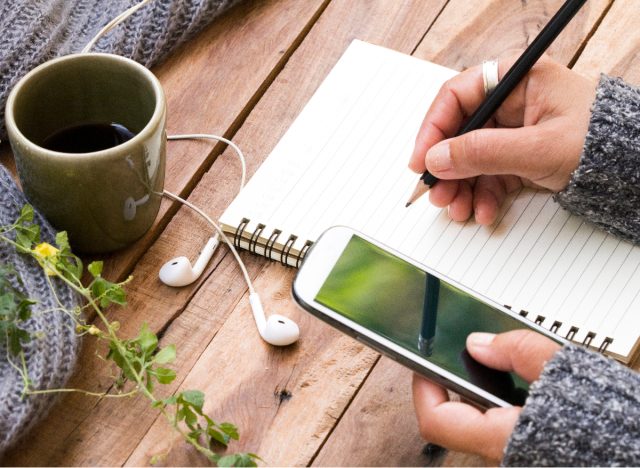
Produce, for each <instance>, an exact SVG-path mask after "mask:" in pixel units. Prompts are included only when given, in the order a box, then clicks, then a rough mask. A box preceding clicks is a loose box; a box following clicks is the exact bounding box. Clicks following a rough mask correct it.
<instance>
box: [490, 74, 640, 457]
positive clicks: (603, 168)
mask: <svg viewBox="0 0 640 468" xmlns="http://www.w3.org/2000/svg"><path fill="white" fill-rule="evenodd" d="M556 198H557V200H558V202H559V203H560V204H561V205H562V206H564V207H565V208H567V209H568V210H569V211H571V212H573V213H575V214H578V215H581V216H583V217H584V218H586V219H587V220H589V221H591V222H593V223H595V224H597V225H598V226H600V227H602V228H603V229H605V230H607V231H609V232H611V233H614V234H616V235H618V236H620V237H623V238H625V239H629V240H631V241H633V242H635V243H640V90H639V89H636V88H633V87H631V86H629V85H627V84H625V83H624V82H623V81H622V80H619V79H614V78H609V77H607V76H602V77H601V79H600V84H599V86H598V91H597V96H596V100H595V102H594V105H593V109H592V115H591V121H590V125H589V132H588V134H587V138H586V140H585V145H584V150H583V154H582V157H581V160H580V165H579V167H578V169H577V170H576V171H575V172H574V174H573V176H572V178H571V182H570V183H569V186H568V187H567V188H566V189H565V190H564V191H563V192H561V193H559V194H558V195H557V196H556ZM502 462H503V464H505V465H516V466H558V465H562V466H567V465H568V466H585V465H586V466H610V465H617V466H639V465H640V375H639V374H638V373H636V372H633V371H631V370H629V369H628V368H626V367H624V366H622V365H620V364H618V363H617V362H615V361H613V360H612V359H608V358H605V357H602V356H600V355H597V354H595V353H592V352H589V351H586V350H584V349H582V348H578V347H576V346H573V345H572V346H567V347H565V348H563V349H562V350H560V351H559V352H558V353H557V354H556V356H555V357H554V358H553V359H552V360H551V361H550V362H549V363H548V364H547V365H546V366H545V369H544V371H543V373H542V376H541V377H540V379H539V380H538V381H537V382H535V383H534V384H533V385H532V386H531V389H530V393H529V398H528V399H527V401H526V404H525V406H524V409H523V411H522V414H521V415H520V418H519V420H518V422H517V424H516V428H515V430H514V432H513V433H512V435H511V438H510V440H509V442H508V445H507V447H506V450H505V454H504V459H503V461H502Z"/></svg>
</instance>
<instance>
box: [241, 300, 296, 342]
mask: <svg viewBox="0 0 640 468" xmlns="http://www.w3.org/2000/svg"><path fill="white" fill-rule="evenodd" d="M249 303H250V304H251V311H252V312H253V318H254V319H255V320H256V325H257V326H258V332H259V333H260V336H261V337H262V339H263V340H264V341H266V342H267V343H269V344H271V345H274V346H287V345H290V344H293V343H295V342H296V341H298V338H299V337H300V329H299V328H298V325H297V324H296V322H294V321H293V320H291V319H290V318H287V317H284V316H282V315H279V314H272V315H270V316H269V318H265V315H264V309H263V308H262V303H261V302H260V297H259V296H258V293H255V292H254V293H251V294H249Z"/></svg>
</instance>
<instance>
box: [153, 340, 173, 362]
mask: <svg viewBox="0 0 640 468" xmlns="http://www.w3.org/2000/svg"><path fill="white" fill-rule="evenodd" d="M175 359H176V345H173V344H171V345H169V346H166V347H164V348H162V349H161V350H160V351H159V352H158V354H156V355H155V356H154V358H153V360H154V361H155V362H156V363H158V364H167V363H169V362H173V361H174V360H175Z"/></svg>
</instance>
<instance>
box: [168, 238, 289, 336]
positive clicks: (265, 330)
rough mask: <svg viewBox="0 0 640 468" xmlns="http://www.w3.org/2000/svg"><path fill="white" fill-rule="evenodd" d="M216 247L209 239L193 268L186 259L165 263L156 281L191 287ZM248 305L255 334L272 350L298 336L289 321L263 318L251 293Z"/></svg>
mask: <svg viewBox="0 0 640 468" xmlns="http://www.w3.org/2000/svg"><path fill="white" fill-rule="evenodd" d="M219 243H220V241H219V238H218V236H217V235H216V236H214V237H212V238H210V239H209V240H208V241H207V244H206V245H205V246H204V248H203V249H202V252H201V253H200V256H199V257H198V259H197V260H196V263H195V265H193V266H192V265H191V262H190V261H189V259H188V258H187V257H176V258H174V259H172V260H169V261H168V262H167V263H165V264H164V265H163V266H162V268H161V269H160V274H159V276H160V281H162V282H163V283H164V284H166V285H167V286H173V287H182V286H186V285H188V284H191V283H193V282H194V281H195V280H197V279H198V278H199V277H200V275H201V274H202V272H203V271H204V269H205V268H206V266H207V264H208V263H209V260H211V257H213V254H214V252H215V251H216V248H217V247H218V244H219ZM249 304H250V305H251V311H252V312H253V317H254V319H255V321H256V325H257V327H258V332H259V333H260V336H261V337H262V339H263V340H264V341H266V342H267V343H269V344H271V345H274V346H287V345H290V344H293V343H295V342H296V341H297V340H298V338H299V336H300V329H299V328H298V325H297V324H296V323H295V322H294V321H293V320H291V319H289V318H287V317H284V316H282V315H279V314H272V315H270V316H269V317H268V318H267V317H266V316H265V314H264V309H263V308H262V303H261V301H260V297H259V296H258V293H256V292H255V291H252V292H250V294H249Z"/></svg>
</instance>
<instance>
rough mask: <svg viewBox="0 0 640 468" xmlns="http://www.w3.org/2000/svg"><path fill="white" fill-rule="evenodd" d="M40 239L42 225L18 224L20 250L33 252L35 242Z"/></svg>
mask: <svg viewBox="0 0 640 468" xmlns="http://www.w3.org/2000/svg"><path fill="white" fill-rule="evenodd" d="M39 241H40V226H38V225H36V224H33V225H31V226H16V244H18V250H19V251H20V252H22V253H28V252H31V247H32V246H33V244H37V243H38V242H39Z"/></svg>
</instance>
